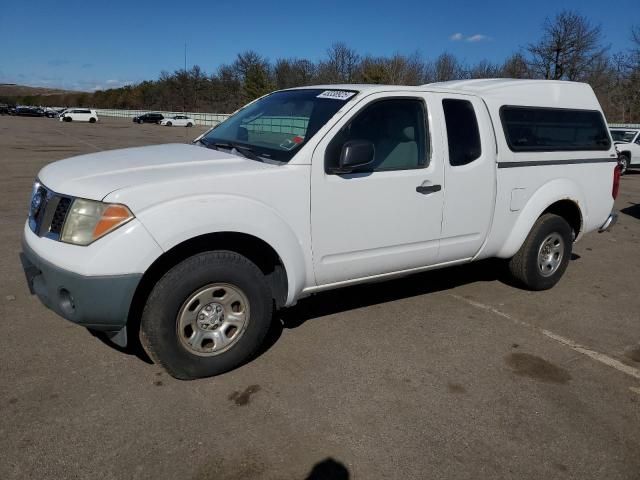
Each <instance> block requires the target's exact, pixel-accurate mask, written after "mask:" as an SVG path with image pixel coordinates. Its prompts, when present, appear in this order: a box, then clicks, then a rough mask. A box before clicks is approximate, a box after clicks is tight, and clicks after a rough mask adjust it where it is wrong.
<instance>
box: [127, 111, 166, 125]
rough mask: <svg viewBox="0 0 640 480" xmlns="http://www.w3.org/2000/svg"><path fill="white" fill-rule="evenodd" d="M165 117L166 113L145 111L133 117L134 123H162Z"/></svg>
mask: <svg viewBox="0 0 640 480" xmlns="http://www.w3.org/2000/svg"><path fill="white" fill-rule="evenodd" d="M163 119H164V115H162V114H161V113H144V114H142V115H138V116H137V117H133V123H140V124H143V123H160V122H161V121H162V120H163Z"/></svg>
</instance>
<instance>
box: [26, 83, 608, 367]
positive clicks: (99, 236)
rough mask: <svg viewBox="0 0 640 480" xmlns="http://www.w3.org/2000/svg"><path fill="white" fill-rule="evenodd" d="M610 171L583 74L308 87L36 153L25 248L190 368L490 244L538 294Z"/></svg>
mask: <svg viewBox="0 0 640 480" xmlns="http://www.w3.org/2000/svg"><path fill="white" fill-rule="evenodd" d="M618 182H619V168H618V167H617V154H616V151H615V148H614V145H613V142H612V141H611V137H610V134H609V131H608V129H607V127H606V123H605V119H604V116H603V114H602V111H601V108H600V105H599V104H598V101H597V100H596V97H595V95H594V94H593V91H592V90H591V88H590V87H589V86H588V85H585V84H580V83H568V82H557V81H528V80H527V81H524V80H471V81H460V82H449V83H441V84H430V85H424V86H420V87H401V86H382V85H331V86H316V87H304V88H296V89H290V90H284V91H278V92H275V93H272V94H270V95H267V96H265V97H262V98H260V99H258V100H256V101H254V102H252V103H250V104H248V105H247V106H245V107H244V108H242V109H240V110H239V111H238V112H236V113H235V114H234V115H233V116H231V117H230V118H229V119H228V120H226V121H225V122H223V123H221V124H220V125H218V126H216V127H215V128H213V129H211V130H210V131H209V132H207V133H206V134H204V135H202V136H201V137H199V138H198V139H196V141H195V142H194V143H193V144H191V145H183V144H169V145H157V146H149V147H141V148H129V149H124V150H113V151H107V152H101V153H93V154H88V155H82V156H78V157H75V158H71V159H67V160H63V161H59V162H55V163H52V164H50V165H47V166H46V167H45V168H43V169H42V171H41V172H40V173H39V175H38V178H37V179H36V182H35V185H34V188H33V194H32V198H31V207H30V212H29V216H28V220H27V222H26V224H25V227H24V239H23V253H22V255H21V256H22V261H23V266H24V269H25V272H26V275H27V279H28V282H29V286H30V288H31V291H32V293H35V294H36V295H37V296H38V297H39V298H40V300H41V301H42V302H43V303H44V304H45V305H46V306H48V307H49V308H51V309H52V310H53V311H55V312H57V313H58V314H59V315H61V316H62V317H64V318H66V319H68V320H71V321H72V322H75V323H77V324H80V325H83V326H85V327H87V328H90V329H93V330H100V331H103V332H106V333H107V335H108V336H109V338H111V339H112V340H113V341H114V342H115V343H117V344H119V345H126V343H127V335H129V337H130V338H131V335H136V336H138V335H139V337H140V339H141V342H142V345H143V346H144V348H145V349H146V351H147V352H148V353H149V355H150V356H151V358H152V359H153V360H154V361H156V362H157V363H159V364H161V365H162V366H163V367H164V368H165V369H166V370H167V371H168V372H169V373H170V374H171V375H173V376H175V377H177V378H182V379H191V378H197V377H204V376H211V375H216V374H219V373H221V372H224V371H227V370H229V369H232V368H234V367H236V366H238V365H240V364H241V363H243V362H245V361H247V359H249V358H250V357H251V356H252V355H253V354H254V352H256V350H257V349H258V348H259V346H260V345H261V342H263V340H264V338H265V335H266V334H267V331H268V329H269V327H270V322H271V319H272V314H273V310H274V308H284V307H288V306H291V305H293V304H295V303H296V301H297V300H298V299H300V298H302V297H305V296H307V295H311V294H313V293H315V292H320V291H322V290H329V289H333V288H339V287H342V286H346V285H353V284H356V283H361V282H369V281H379V280H381V279H387V278H392V277H397V276H401V275H408V274H411V273H415V272H421V271H424V270H429V269H435V268H442V267H446V266H449V265H456V264H462V263H467V262H471V261H474V260H480V259H484V258H488V257H498V258H503V259H505V260H506V261H508V262H509V267H510V270H511V272H512V273H513V275H514V276H515V278H516V279H517V280H518V281H519V282H520V283H521V284H522V285H523V286H524V287H526V288H530V289H533V290H543V289H547V288H550V287H552V286H553V285H554V284H556V282H558V280H559V279H560V277H561V276H562V274H563V273H564V271H565V269H566V267H567V264H568V261H569V259H570V257H571V250H572V244H573V242H574V241H576V240H578V239H579V238H580V237H581V236H582V235H583V234H585V233H588V232H591V231H595V230H600V231H604V230H606V229H608V228H609V227H610V226H611V225H612V224H613V223H614V222H615V219H616V215H615V213H614V212H613V210H612V207H613V203H614V199H615V197H616V195H617V188H618Z"/></svg>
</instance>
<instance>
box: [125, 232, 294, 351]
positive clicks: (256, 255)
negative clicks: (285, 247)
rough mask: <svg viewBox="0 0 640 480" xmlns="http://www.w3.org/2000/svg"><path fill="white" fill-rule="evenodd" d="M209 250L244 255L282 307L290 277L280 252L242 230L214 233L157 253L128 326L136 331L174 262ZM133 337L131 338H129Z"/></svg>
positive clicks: (137, 294) (133, 304)
mask: <svg viewBox="0 0 640 480" xmlns="http://www.w3.org/2000/svg"><path fill="white" fill-rule="evenodd" d="M212 250H229V251H232V252H236V253H238V254H240V255H243V256H245V257H247V258H248V259H249V260H251V261H252V262H253V263H255V264H256V265H257V266H258V268H259V269H260V270H261V271H262V272H263V273H264V275H265V277H266V279H267V283H268V284H269V287H270V288H271V291H272V294H273V299H274V303H275V306H276V307H281V306H284V305H285V304H286V302H287V297H288V293H289V279H288V277H287V271H286V268H285V265H284V262H283V261H282V259H281V257H280V255H279V254H278V253H277V252H276V250H275V249H274V248H273V247H272V246H271V245H269V244H268V243H267V242H265V241H264V240H262V239H260V238H258V237H255V236H253V235H250V234H246V233H241V232H215V233H208V234H203V235H199V236H196V237H193V238H190V239H187V240H185V241H183V242H181V243H179V244H177V245H175V246H174V247H172V248H171V249H169V250H167V251H166V252H164V253H163V254H162V255H160V256H159V257H158V258H157V259H156V260H155V261H154V262H153V263H152V264H151V266H149V268H148V269H147V270H146V271H145V273H144V274H143V275H142V278H141V279H140V282H139V283H138V286H137V288H136V291H135V293H134V295H133V300H132V301H131V306H130V307H129V315H128V319H127V326H128V329H129V332H130V335H131V334H134V333H135V334H137V331H138V329H139V326H140V318H141V316H142V310H143V309H144V305H145V303H146V300H147V298H148V297H149V294H150V293H151V290H152V289H153V287H154V285H155V284H156V283H157V282H158V280H160V278H162V276H163V275H164V274H165V273H167V272H168V271H169V270H170V269H171V268H173V267H174V266H175V265H177V264H179V263H180V262H182V261H183V260H185V259H187V258H189V257H190V256H193V255H196V254H198V253H201V252H206V251H212ZM131 338H133V337H131Z"/></svg>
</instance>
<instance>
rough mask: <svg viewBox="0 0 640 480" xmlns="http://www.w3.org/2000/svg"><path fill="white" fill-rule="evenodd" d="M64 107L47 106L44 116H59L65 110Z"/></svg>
mask: <svg viewBox="0 0 640 480" xmlns="http://www.w3.org/2000/svg"><path fill="white" fill-rule="evenodd" d="M64 111H65V109H64V108H50V107H49V108H45V109H44V116H45V117H47V118H58V117H59V116H60V114H61V113H62V112H64Z"/></svg>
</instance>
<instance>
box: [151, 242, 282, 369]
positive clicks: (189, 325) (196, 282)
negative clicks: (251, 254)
mask: <svg viewBox="0 0 640 480" xmlns="http://www.w3.org/2000/svg"><path fill="white" fill-rule="evenodd" d="M221 291H222V292H224V294H223V295H222V294H221V293H220V292H221ZM227 295H229V301H231V302H233V303H225V301H226V300H225V299H226V298H227ZM209 300H211V302H209ZM205 301H206V302H208V303H206V304H205V303H204V302H205ZM236 304H237V305H236ZM219 307H220V308H221V310H220V308H219ZM207 309H208V310H212V309H213V312H212V313H206V311H205V310H207ZM216 312H220V313H216ZM205 314H206V315H210V316H208V317H204V315H205ZM272 315H273V298H272V295H271V290H270V288H269V286H268V284H267V282H266V279H265V277H264V275H263V274H262V272H261V271H260V269H258V267H257V266H256V265H255V264H254V263H253V262H251V261H250V260H248V259H247V258H246V257H243V256H242V255H239V254H237V253H234V252H230V251H226V250H218V251H211V252H204V253H200V254H197V255H194V256H192V257H189V258H187V259H186V260H184V261H182V262H181V263H179V264H178V265H176V266H175V267H173V268H172V269H171V270H169V271H168V272H167V273H166V274H165V275H164V276H163V277H162V278H161V279H160V280H159V281H158V283H157V284H156V285H155V287H154V288H153V290H152V291H151V293H150V295H149V298H148V299H147V302H146V305H145V307H144V310H143V312H142V319H141V323H140V341H141V343H142V345H143V347H144V349H145V350H146V351H147V353H148V354H149V356H150V357H151V358H152V359H153V360H154V362H156V363H157V364H159V365H161V366H162V367H163V368H164V369H165V370H166V371H167V372H168V373H169V374H170V375H171V376H173V377H175V378H178V379H182V380H190V379H195V378H202V377H210V376H214V375H219V374H221V373H224V372H227V371H229V370H232V369H234V368H236V367H238V366H240V365H242V364H243V363H245V362H246V361H248V360H249V359H250V358H251V357H252V356H253V355H254V354H255V353H256V351H257V350H258V348H259V347H260V346H261V345H262V342H263V341H264V338H265V337H266V335H267V332H268V331H269V328H270V325H271V319H272ZM232 318H234V320H232ZM185 319H187V320H185ZM239 319H244V320H239ZM207 322H208V323H207ZM217 322H220V324H218V323H217ZM227 322H236V323H233V325H238V327H237V328H236V330H235V331H233V328H234V327H233V326H231V327H229V325H228V324H227ZM240 322H244V323H242V324H240ZM229 332H231V333H229ZM216 335H217V336H216ZM203 336H204V337H207V336H208V337H212V336H215V338H213V339H210V338H203ZM196 339H198V340H196ZM218 339H220V340H221V341H220V343H218ZM225 341H228V342H229V343H228V344H227V345H226V346H225V343H224V342H225Z"/></svg>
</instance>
